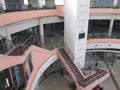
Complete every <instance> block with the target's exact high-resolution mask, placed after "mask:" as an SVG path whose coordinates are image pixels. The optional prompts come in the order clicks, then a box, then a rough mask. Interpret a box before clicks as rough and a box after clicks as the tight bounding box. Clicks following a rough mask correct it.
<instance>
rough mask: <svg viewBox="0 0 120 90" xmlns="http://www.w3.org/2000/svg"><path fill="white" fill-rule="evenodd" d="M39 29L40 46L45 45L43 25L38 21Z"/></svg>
mask: <svg viewBox="0 0 120 90" xmlns="http://www.w3.org/2000/svg"><path fill="white" fill-rule="evenodd" d="M39 29H40V39H41V47H43V48H44V47H45V41H44V27H43V23H40V26H39Z"/></svg>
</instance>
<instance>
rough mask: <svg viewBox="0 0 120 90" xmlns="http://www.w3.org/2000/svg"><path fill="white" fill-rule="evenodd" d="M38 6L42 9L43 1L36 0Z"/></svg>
mask: <svg viewBox="0 0 120 90" xmlns="http://www.w3.org/2000/svg"><path fill="white" fill-rule="evenodd" d="M38 6H39V7H40V8H42V7H43V0H38Z"/></svg>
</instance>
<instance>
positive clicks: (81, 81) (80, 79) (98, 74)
mask: <svg viewBox="0 0 120 90" xmlns="http://www.w3.org/2000/svg"><path fill="white" fill-rule="evenodd" d="M58 51H59V52H58V56H59V57H60V59H62V60H64V62H65V64H64V66H68V67H69V68H68V69H69V71H70V72H72V75H73V76H71V77H73V78H74V79H75V80H74V82H75V83H77V84H78V85H79V86H80V87H82V88H87V87H88V86H89V85H92V83H94V82H96V81H97V83H96V86H97V85H98V84H100V83H101V82H102V81H100V80H99V79H101V78H102V77H104V76H105V75H107V76H106V78H105V79H107V78H108V77H109V73H108V72H107V71H106V70H102V69H95V73H94V74H92V75H90V76H88V77H85V76H84V74H83V73H82V71H81V70H80V71H79V70H78V68H77V67H76V65H75V64H74V62H73V60H71V58H70V57H69V56H68V54H67V53H66V51H65V49H63V48H62V49H59V50H58ZM62 62H63V61H62ZM64 62H63V63H64ZM94 87H95V85H94V86H93V87H92V88H94ZM84 90H87V89H84Z"/></svg>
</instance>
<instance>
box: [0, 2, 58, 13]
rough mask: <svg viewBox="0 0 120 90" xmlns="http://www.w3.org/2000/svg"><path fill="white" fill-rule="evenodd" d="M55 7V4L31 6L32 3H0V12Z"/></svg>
mask: <svg viewBox="0 0 120 90" xmlns="http://www.w3.org/2000/svg"><path fill="white" fill-rule="evenodd" d="M55 8H56V6H53V7H48V6H42V7H39V6H33V5H32V4H29V5H24V4H20V3H7V4H0V13H7V12H18V11H29V10H43V9H55Z"/></svg>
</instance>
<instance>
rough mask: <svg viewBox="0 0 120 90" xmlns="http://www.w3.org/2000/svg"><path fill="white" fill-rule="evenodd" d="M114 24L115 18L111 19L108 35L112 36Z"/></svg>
mask: <svg viewBox="0 0 120 90" xmlns="http://www.w3.org/2000/svg"><path fill="white" fill-rule="evenodd" d="M113 24H114V19H111V20H110V25H109V32H108V37H111V36H112V30H113Z"/></svg>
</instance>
